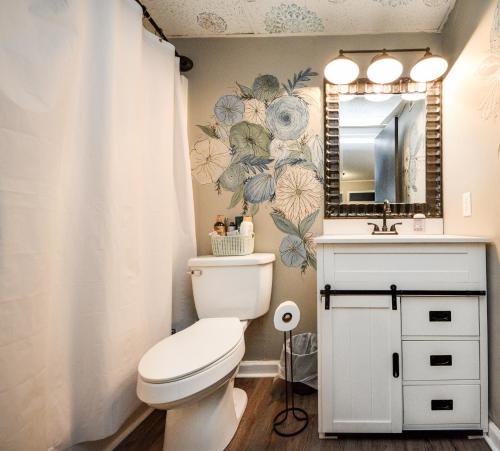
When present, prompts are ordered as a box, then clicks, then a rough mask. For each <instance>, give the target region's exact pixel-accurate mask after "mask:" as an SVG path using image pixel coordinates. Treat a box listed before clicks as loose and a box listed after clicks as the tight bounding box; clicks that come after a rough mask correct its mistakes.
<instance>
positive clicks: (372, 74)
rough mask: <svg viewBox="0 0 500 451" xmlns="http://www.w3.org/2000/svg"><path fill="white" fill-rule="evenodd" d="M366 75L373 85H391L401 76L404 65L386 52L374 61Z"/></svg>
mask: <svg viewBox="0 0 500 451" xmlns="http://www.w3.org/2000/svg"><path fill="white" fill-rule="evenodd" d="M366 73H367V75H368V78H369V79H370V80H371V81H372V82H373V83H378V84H385V83H391V82H393V81H394V80H397V79H398V78H399V77H400V76H401V74H402V73H403V65H402V64H401V62H400V61H398V60H397V59H396V58H394V57H393V56H391V55H389V54H388V53H387V52H385V51H384V52H383V53H381V54H380V55H377V56H375V57H374V58H373V59H372V62H371V64H370V66H368V70H367V72H366Z"/></svg>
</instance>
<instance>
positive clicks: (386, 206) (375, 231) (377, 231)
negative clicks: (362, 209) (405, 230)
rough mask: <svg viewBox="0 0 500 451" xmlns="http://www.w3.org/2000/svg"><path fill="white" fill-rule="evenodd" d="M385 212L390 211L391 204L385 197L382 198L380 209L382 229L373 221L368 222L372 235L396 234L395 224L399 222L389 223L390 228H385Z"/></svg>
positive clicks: (399, 223)
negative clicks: (382, 207) (382, 206)
mask: <svg viewBox="0 0 500 451" xmlns="http://www.w3.org/2000/svg"><path fill="white" fill-rule="evenodd" d="M387 213H391V204H390V203H389V201H388V200H387V199H386V200H384V209H383V210H382V230H380V227H379V226H378V225H377V224H375V223H373V222H369V223H368V225H371V226H373V232H372V235H378V234H380V235H382V234H384V235H397V234H398V231H397V230H396V226H398V225H401V224H402V223H401V222H396V223H395V224H392V225H391V229H390V230H387Z"/></svg>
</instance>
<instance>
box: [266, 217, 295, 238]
mask: <svg viewBox="0 0 500 451" xmlns="http://www.w3.org/2000/svg"><path fill="white" fill-rule="evenodd" d="M271 218H273V221H274V224H276V227H278V229H280V230H281V231H282V232H283V233H286V234H288V235H295V236H300V233H299V230H298V229H297V227H296V226H295V224H293V222H291V221H290V220H288V219H287V218H285V217H284V216H282V215H280V214H279V213H278V212H276V211H274V212H273V213H271Z"/></svg>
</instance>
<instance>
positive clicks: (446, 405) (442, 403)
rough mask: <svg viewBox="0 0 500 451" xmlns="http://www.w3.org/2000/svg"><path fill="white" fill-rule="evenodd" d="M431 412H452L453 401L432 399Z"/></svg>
mask: <svg viewBox="0 0 500 451" xmlns="http://www.w3.org/2000/svg"><path fill="white" fill-rule="evenodd" d="M431 410H453V399H433V400H431Z"/></svg>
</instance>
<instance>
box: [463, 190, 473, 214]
mask: <svg viewBox="0 0 500 451" xmlns="http://www.w3.org/2000/svg"><path fill="white" fill-rule="evenodd" d="M462 212H463V215H464V216H472V202H471V196H470V191H468V192H466V193H463V194H462Z"/></svg>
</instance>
